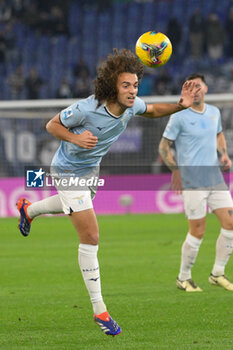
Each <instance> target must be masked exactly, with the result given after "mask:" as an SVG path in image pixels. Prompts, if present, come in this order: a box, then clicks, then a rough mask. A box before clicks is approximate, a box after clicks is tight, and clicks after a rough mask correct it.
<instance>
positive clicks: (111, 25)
mask: <svg viewBox="0 0 233 350" xmlns="http://www.w3.org/2000/svg"><path fill="white" fill-rule="evenodd" d="M148 30H157V31H161V32H164V33H165V34H167V35H168V36H169V37H170V39H171V41H172V44H173V55H172V57H171V59H170V61H169V62H168V63H167V65H166V66H165V67H164V68H160V69H157V70H153V69H146V71H145V77H144V79H143V81H142V84H141V86H140V89H139V95H140V96H143V98H144V99H145V101H147V102H161V101H166V102H173V101H177V99H178V96H177V95H179V92H180V87H181V84H182V82H183V79H184V78H185V76H186V75H188V74H190V73H192V72H196V71H199V72H202V73H204V74H205V76H206V79H207V82H208V85H209V94H208V97H207V101H210V102H211V103H214V104H216V105H217V106H219V107H220V108H221V112H222V120H223V127H224V130H225V135H226V139H227V143H228V151H229V154H230V156H231V157H233V118H232V112H233V40H232V32H233V2H232V1H230V0H209V1H205V0H189V1H186V0H154V1H153V0H135V1H126V0H125V1H123V0H118V1H117V0H115V1H113V0H112V1H111V0H102V1H93V0H86V1H84V0H80V1H72V0H67V1H66V2H64V1H60V0H58V1H45V0H31V1H29V0H11V1H6V0H1V1H0V84H1V89H0V100H1V101H0V145H1V147H0V160H1V162H0V177H1V179H0V181H1V180H2V181H1V188H0V191H1V193H0V194H1V196H0V200H1V203H0V204H1V205H0V208H3V207H4V203H5V202H7V201H9V197H10V198H11V199H12V203H13V202H14V201H15V198H16V197H17V196H19V194H22V191H23V188H24V184H23V185H20V186H21V187H19V185H17V186H18V187H14V186H13V185H12V182H11V183H10V182H6V181H7V179H11V180H12V181H13V179H15V178H21V180H22V177H23V176H24V172H25V166H40V165H49V164H50V161H51V158H52V156H53V154H54V152H55V150H56V148H57V147H58V141H57V140H55V139H54V138H53V137H52V136H51V135H49V134H48V133H47V132H46V131H45V124H46V122H47V120H48V119H50V118H51V117H53V116H54V115H55V114H56V113H57V112H59V111H60V110H61V109H62V108H64V107H66V106H68V105H69V104H71V103H72V102H73V101H74V100H73V99H75V100H76V99H78V98H82V97H86V96H88V95H89V94H91V93H92V91H93V86H92V80H93V79H94V77H95V74H96V70H97V68H98V66H99V64H100V63H101V61H102V60H103V59H105V58H106V56H107V54H108V53H109V52H112V48H114V47H116V48H122V47H126V48H129V49H131V50H133V51H134V46H135V43H136V40H137V38H138V37H139V36H140V35H141V34H142V33H143V32H146V31H148ZM167 120H168V119H167V118H165V119H161V120H157V121H150V120H144V119H143V118H134V120H133V121H131V123H130V124H129V126H128V128H127V130H126V131H125V133H123V135H122V136H121V137H120V139H119V140H118V142H117V143H115V144H114V145H113V146H112V148H111V151H110V152H109V154H108V155H107V156H106V157H105V158H104V160H103V163H102V167H101V171H102V174H103V175H110V174H114V175H116V174H118V175H119V174H131V175H132V174H142V173H144V174H148V175H149V174H150V175H151V174H158V173H161V172H167V169H166V167H164V165H163V164H162V163H161V160H160V157H159V156H158V143H159V140H160V138H161V135H162V132H163V130H164V127H165V125H166V123H167ZM3 180H4V181H5V182H3ZM118 180H119V179H118ZM119 181H120V180H119ZM163 185H164V183H163ZM20 189H21V190H22V191H21V192H20ZM10 190H12V191H11V193H10V192H9V191H10ZM6 191H8V192H6ZM101 195H102V194H101ZM121 195H122V193H121ZM43 196H44V194H43ZM105 196H107V194H106V193H105ZM33 198H34V200H36V199H38V197H36V198H35V197H33ZM33 198H32V199H33ZM97 199H98V198H97ZM109 200H110V201H111V199H109V198H107V197H106V201H105V205H106V206H108V201H109ZM141 200H142V198H141V199H140V201H141ZM147 200H148V199H145V198H144V204H145V203H146V201H147ZM153 201H154V194H153ZM158 201H161V196H160V197H159V198H158ZM103 202H104V201H103ZM118 202H119V201H118ZM168 202H169V200H168V201H167V205H165V206H163V210H162V209H161V207H160V209H156V210H155V211H157V210H158V211H162V212H166V211H167V212H169V210H170V211H176V210H177V211H180V210H182V206H181V204H180V202H179V203H178V204H177V205H176V206H175V208H173V209H172V208H170V207H169V205H168ZM137 203H138V202H137V201H136V202H135V207H136V206H137ZM96 205H97V204H96ZM12 206H13V204H12ZM169 208H170V209H169ZM152 209H153V205H152V206H151V207H150V209H149V208H148V211H151V210H152ZM119 210H120V209H119ZM119 210H118V213H119ZM122 210H123V209H122ZM135 210H136V209H135ZM152 211H153V210H152ZM8 212H10V213H11V214H10V215H12V214H15V215H16V211H15V209H14V210H13V209H12V210H8V211H7V212H6V211H5V210H4V209H0V216H5V215H7V213H8ZM97 212H98V210H97ZM123 212H124V210H123Z"/></svg>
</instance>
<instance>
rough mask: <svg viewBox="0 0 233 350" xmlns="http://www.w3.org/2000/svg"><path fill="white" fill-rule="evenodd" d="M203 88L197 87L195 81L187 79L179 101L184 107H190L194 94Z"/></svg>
mask: <svg viewBox="0 0 233 350" xmlns="http://www.w3.org/2000/svg"><path fill="white" fill-rule="evenodd" d="M200 90H201V88H200V87H199V88H196V87H195V82H194V81H186V82H185V83H184V84H183V86H182V90H181V96H180V100H179V102H178V104H179V105H181V106H182V107H183V108H189V107H191V106H192V104H193V100H194V96H195V94H197V93H198V92H199V91H200Z"/></svg>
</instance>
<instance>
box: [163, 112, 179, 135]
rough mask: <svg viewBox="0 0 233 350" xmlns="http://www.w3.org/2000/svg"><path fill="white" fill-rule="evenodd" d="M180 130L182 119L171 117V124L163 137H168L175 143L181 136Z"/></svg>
mask: <svg viewBox="0 0 233 350" xmlns="http://www.w3.org/2000/svg"><path fill="white" fill-rule="evenodd" d="M180 130H181V128H180V118H179V117H178V116H177V115H175V114H173V115H171V117H170V119H169V122H168V123H167V126H166V128H165V130H164V133H163V137H166V138H167V139H169V140H172V141H175V140H176V138H177V136H178V135H179V132H180Z"/></svg>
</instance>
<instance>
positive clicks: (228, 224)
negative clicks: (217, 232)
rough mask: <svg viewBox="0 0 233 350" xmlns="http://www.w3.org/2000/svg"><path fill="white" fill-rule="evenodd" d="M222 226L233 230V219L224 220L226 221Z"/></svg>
mask: <svg viewBox="0 0 233 350" xmlns="http://www.w3.org/2000/svg"><path fill="white" fill-rule="evenodd" d="M222 228H224V229H225V230H228V231H233V219H230V220H224V222H223V223H222Z"/></svg>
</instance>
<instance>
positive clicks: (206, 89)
mask: <svg viewBox="0 0 233 350" xmlns="http://www.w3.org/2000/svg"><path fill="white" fill-rule="evenodd" d="M207 92H208V86H207V85H206V84H205V94H206V93H207Z"/></svg>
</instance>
